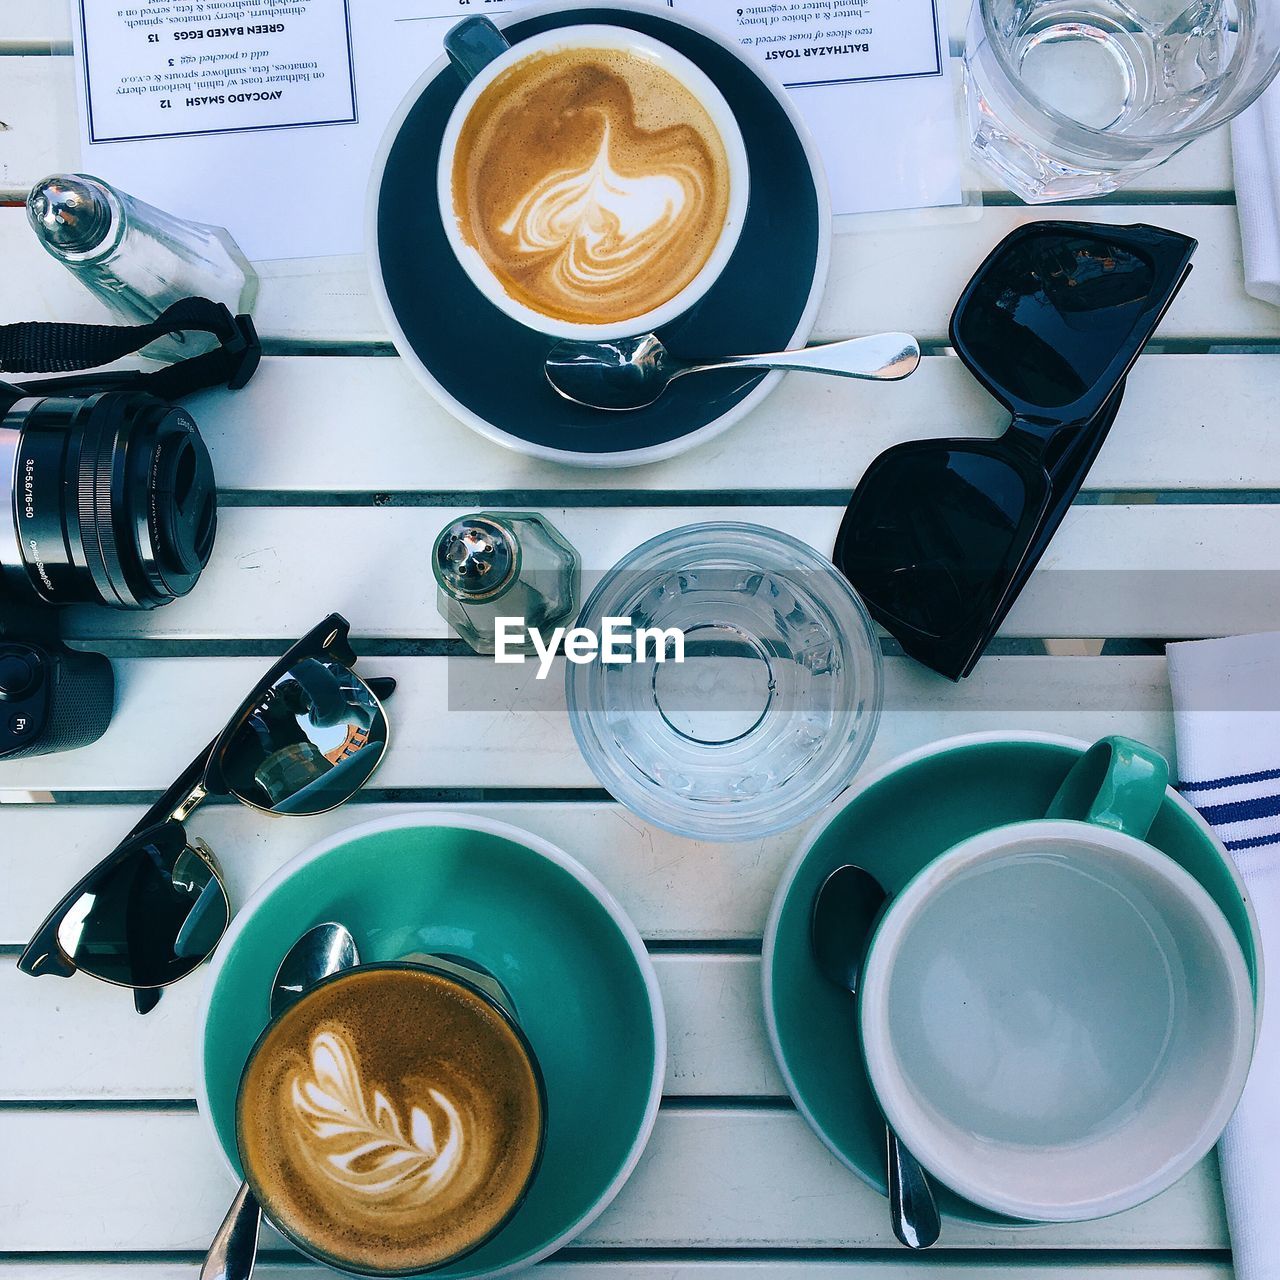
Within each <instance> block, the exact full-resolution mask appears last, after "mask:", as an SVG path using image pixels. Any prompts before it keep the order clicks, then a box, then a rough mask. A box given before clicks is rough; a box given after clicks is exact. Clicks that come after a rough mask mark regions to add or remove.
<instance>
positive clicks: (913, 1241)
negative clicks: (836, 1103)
mask: <svg viewBox="0 0 1280 1280" xmlns="http://www.w3.org/2000/svg"><path fill="white" fill-rule="evenodd" d="M884 1132H885V1137H886V1139H887V1140H888V1152H889V1206H890V1210H891V1212H892V1213H893V1234H894V1235H895V1236H897V1237H898V1239H899V1240H900V1241H901V1242H902V1243H903V1244H905V1245H906V1246H907V1248H908V1249H927V1248H928V1247H929V1246H930V1245H931V1244H934V1243H935V1242H936V1241H937V1239H938V1236H939V1235H940V1234H941V1232H942V1222H941V1220H940V1219H939V1217H938V1206H937V1203H936V1202H935V1200H934V1198H933V1188H932V1187H930V1186H929V1178H928V1176H927V1175H926V1173H925V1171H924V1170H923V1169H922V1168H921V1167H920V1162H919V1161H918V1160H917V1159H916V1158H915V1156H913V1155H912V1154H911V1152H910V1151H908V1150H907V1149H906V1147H904V1146H903V1145H902V1143H901V1142H899V1141H898V1135H897V1134H896V1133H894V1131H893V1130H892V1129H891V1128H889V1126H888V1125H885V1127H884Z"/></svg>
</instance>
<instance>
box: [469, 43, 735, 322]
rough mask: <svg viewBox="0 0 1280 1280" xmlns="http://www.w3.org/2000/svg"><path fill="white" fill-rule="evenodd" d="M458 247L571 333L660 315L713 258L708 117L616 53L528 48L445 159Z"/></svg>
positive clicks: (721, 162) (725, 164)
mask: <svg viewBox="0 0 1280 1280" xmlns="http://www.w3.org/2000/svg"><path fill="white" fill-rule="evenodd" d="M453 193H454V206H455V213H456V215H457V217H458V224H459V230H460V232H461V234H462V237H463V239H464V240H465V241H466V243H468V244H469V245H470V246H471V247H472V248H473V249H475V250H476V251H477V252H478V253H479V254H480V256H481V258H482V259H483V260H484V261H485V263H486V264H487V266H488V267H489V269H490V270H491V271H492V272H493V273H494V275H495V276H497V278H498V279H499V281H500V282H501V283H502V286H503V288H504V289H506V291H507V292H508V293H509V294H510V295H511V296H512V297H513V298H515V299H516V300H517V301H519V302H521V303H523V304H524V305H525V306H527V307H530V308H531V309H532V310H534V311H537V312H539V313H541V314H542V315H546V316H548V317H551V318H554V319H558V320H564V321H569V322H572V323H586V324H592V323H596V324H601V323H610V322H616V321H619V320H626V319H629V318H631V317H633V316H639V315H642V314H644V313H645V312H648V311H651V310H653V309H655V308H656V307H659V306H661V305H662V304H663V303H664V302H666V301H668V300H669V299H671V298H673V297H674V296H675V295H676V294H677V293H679V292H680V290H681V289H683V288H684V287H685V286H686V285H688V284H689V283H690V281H692V280H693V278H694V277H695V276H696V275H697V274H698V272H699V271H700V270H701V269H702V267H703V266H704V265H705V263H706V261H707V259H708V258H709V257H710V256H711V253H712V251H713V250H714V248H715V245H716V242H717V240H718V239H719V237H720V234H721V231H722V230H723V227H724V222H725V218H726V216H727V213H728V207H729V161H728V156H727V153H726V151H725V146H724V142H723V140H722V138H721V136H720V133H719V131H718V130H717V128H716V126H715V123H714V122H713V121H712V119H711V116H710V114H709V113H708V112H707V110H706V108H705V107H704V106H703V105H702V103H701V102H699V101H698V99H697V98H696V97H694V95H693V94H692V93H691V92H690V91H689V90H688V89H687V88H686V87H685V86H684V85H683V84H682V83H681V82H680V81H679V80H677V79H676V78H675V77H674V76H673V75H672V74H671V73H670V72H668V71H666V70H665V69H664V68H663V67H661V66H659V65H658V64H656V63H654V62H651V61H649V60H647V59H645V58H643V57H640V56H638V55H636V54H634V53H630V52H628V51H627V50H624V49H593V48H569V49H557V50H550V51H546V52H540V53H536V54H533V55H531V56H530V57H528V58H526V59H524V60H523V61H521V62H517V63H516V64H515V65H514V66H512V67H509V68H508V69H507V70H506V71H505V72H504V73H503V74H502V75H500V76H499V77H498V78H497V79H496V80H494V82H493V83H492V84H491V85H489V86H487V88H486V89H485V90H484V92H483V93H482V94H481V95H480V97H479V98H478V99H477V101H476V103H475V105H474V106H473V107H472V110H471V112H470V114H469V116H468V118H467V120H466V123H465V124H464V126H463V128H462V132H461V135H460V137H459V141H458V147H457V150H456V152H455V155H454V162H453Z"/></svg>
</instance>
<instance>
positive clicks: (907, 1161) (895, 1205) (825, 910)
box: [811, 866, 942, 1249]
mask: <svg viewBox="0 0 1280 1280" xmlns="http://www.w3.org/2000/svg"><path fill="white" fill-rule="evenodd" d="M885 897H886V894H885V891H884V889H883V888H882V887H881V885H880V882H879V881H878V880H877V879H876V878H875V877H874V876H873V875H872V874H871V873H870V872H869V871H864V870H863V869H862V868H861V867H854V866H846V867H837V868H836V870H835V871H833V872H832V873H831V874H830V875H829V876H828V877H827V878H826V880H825V881H824V882H823V885H822V888H821V889H819V890H818V896H817V897H816V898H815V899H814V903H813V919H812V922H811V937H812V942H813V954H814V956H815V957H816V958H817V961H818V968H819V969H821V970H822V976H823V977H824V978H826V979H827V981H828V982H833V983H834V984H835V985H836V986H838V987H839V988H841V990H843V991H849V992H852V993H853V994H854V995H857V993H858V979H859V977H860V976H861V973H862V963H863V960H864V959H865V957H866V950H867V944H868V942H870V940H871V929H872V926H873V925H874V924H875V921H876V917H877V916H878V915H879V914H880V909H881V907H883V906H884V902H885ZM884 1128H885V1137H886V1142H887V1150H888V1166H889V1168H888V1172H889V1207H890V1210H891V1212H892V1214H893V1234H894V1235H895V1236H897V1237H898V1239H899V1240H900V1241H901V1242H902V1243H903V1244H905V1245H906V1246H907V1248H908V1249H927V1248H928V1247H929V1246H930V1245H931V1244H933V1243H934V1242H935V1241H936V1240H937V1239H938V1236H939V1234H940V1233H941V1230H942V1223H941V1220H940V1219H939V1217H938V1206H937V1203H936V1202H935V1201H934V1198H933V1189H932V1188H931V1187H930V1186H929V1179H928V1176H927V1175H926V1174H925V1171H924V1170H923V1169H922V1168H921V1167H920V1162H919V1161H918V1160H917V1159H916V1158H915V1156H913V1155H912V1154H911V1152H910V1151H908V1150H907V1149H906V1147H904V1146H903V1145H902V1144H901V1143H900V1142H899V1141H898V1136H897V1134H895V1133H894V1131H893V1130H892V1128H890V1127H889V1125H888V1124H887V1123H886V1125H885V1127H884Z"/></svg>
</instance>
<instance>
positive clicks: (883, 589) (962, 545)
mask: <svg viewBox="0 0 1280 1280" xmlns="http://www.w3.org/2000/svg"><path fill="white" fill-rule="evenodd" d="M1041 500H1042V499H1041V497H1040V496H1039V495H1037V496H1036V497H1035V498H1034V511H1033V512H1032V514H1036V515H1038V514H1039V509H1040V503H1041ZM1029 505H1031V501H1030V499H1029V494H1028V490H1027V484H1026V482H1025V481H1024V480H1023V478H1022V476H1021V475H1020V474H1019V473H1018V472H1017V471H1016V470H1015V469H1014V468H1013V467H1012V466H1010V465H1009V464H1008V463H1006V462H1004V461H1002V460H1001V459H999V458H994V457H991V456H989V455H987V454H983V453H970V452H967V451H965V450H963V449H945V448H936V449H919V450H912V451H911V452H904V453H900V454H897V455H896V456H895V455H889V456H888V457H887V458H885V459H884V460H883V461H882V462H881V463H880V464H879V465H878V466H877V467H876V468H875V469H874V471H873V472H872V473H869V474H868V476H867V479H866V481H864V484H863V486H862V487H861V490H860V495H859V497H858V499H857V500H856V501H855V503H854V505H853V506H852V507H850V509H849V514H848V515H847V516H846V517H845V526H844V529H843V531H842V534H841V539H840V543H839V552H838V554H839V560H840V568H841V570H842V571H843V572H844V573H845V574H846V576H847V577H848V578H849V580H850V581H851V582H852V583H853V585H854V587H855V588H856V589H857V590H858V592H859V593H860V594H861V595H862V596H863V597H864V598H865V599H866V601H867V603H868V604H869V605H873V606H875V608H877V609H879V610H882V611H883V612H884V613H886V614H888V615H889V616H891V617H893V618H897V619H899V620H900V621H902V622H905V623H906V624H907V625H908V626H910V627H913V628H914V629H915V630H917V631H920V632H922V633H924V634H925V635H930V636H935V637H942V636H947V635H950V634H952V633H953V632H955V631H956V630H958V629H959V628H960V627H962V626H963V625H964V624H965V623H966V622H967V621H968V620H969V618H970V617H971V616H973V615H974V614H975V613H982V612H985V611H986V610H987V609H988V608H989V604H988V597H989V593H990V591H991V588H992V586H993V584H995V583H997V582H998V581H999V580H1000V579H1001V576H1002V574H1003V573H1004V572H1005V570H1006V566H1007V564H1008V562H1009V559H1010V554H1011V551H1012V549H1013V546H1014V542H1015V540H1016V538H1017V535H1018V531H1019V529H1020V528H1021V527H1023V525H1024V524H1025V523H1026V521H1025V517H1026V516H1027V514H1028V512H1027V508H1028V506H1029Z"/></svg>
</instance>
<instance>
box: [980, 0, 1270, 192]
mask: <svg viewBox="0 0 1280 1280" xmlns="http://www.w3.org/2000/svg"><path fill="white" fill-rule="evenodd" d="M1277 70H1280V3H1276V0H1190V3H1188V0H974V4H973V10H972V12H971V14H970V17H969V29H968V34H967V36H966V41H965V91H966V97H967V99H968V107H969V123H970V128H971V133H972V140H973V153H974V156H975V157H976V158H977V159H978V160H979V161H980V162H981V163H982V164H984V165H985V166H986V167H987V168H988V169H989V170H991V172H992V173H994V174H995V175H996V177H998V178H999V179H1000V180H1001V181H1002V182H1003V183H1005V184H1007V185H1008V187H1009V188H1010V190H1012V191H1013V192H1015V193H1016V194H1017V195H1019V196H1021V197H1022V198H1023V199H1024V200H1026V201H1029V202H1031V203H1039V202H1042V201H1048V200H1076V199H1080V198H1083V197H1088V196H1096V195H1102V194H1105V193H1106V192H1108V191H1115V190H1117V189H1118V188H1119V187H1122V186H1124V185H1125V184H1126V183H1128V182H1131V181H1132V180H1133V179H1134V178H1135V177H1137V176H1138V175H1139V174H1142V173H1145V172H1147V170H1149V169H1153V168H1155V166H1156V165H1158V164H1160V163H1161V162H1162V161H1164V160H1167V159H1168V158H1169V157H1170V156H1171V155H1173V154H1174V153H1175V152H1176V151H1178V150H1180V149H1181V148H1182V147H1184V146H1186V144H1187V143H1188V142H1191V141H1193V140H1194V139H1195V138H1198V137H1200V136H1201V135H1202V134H1205V133H1208V132H1209V130H1210V129H1216V128H1217V127H1218V126H1219V125H1221V124H1225V123H1226V122H1227V121H1228V120H1230V119H1231V118H1232V117H1233V116H1236V115H1238V114H1239V113H1240V112H1241V111H1243V110H1244V109H1245V108H1246V107H1247V106H1249V104H1250V103H1252V102H1253V101H1254V99H1255V98H1257V97H1258V95H1259V94H1260V93H1262V91H1263V90H1264V89H1265V88H1266V87H1267V85H1268V84H1270V83H1271V81H1272V79H1273V78H1274V77H1275V75H1276V72H1277Z"/></svg>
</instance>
